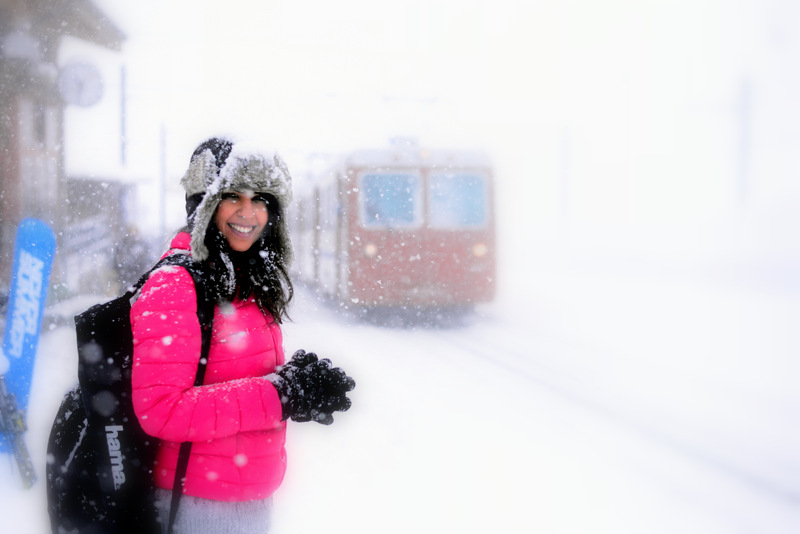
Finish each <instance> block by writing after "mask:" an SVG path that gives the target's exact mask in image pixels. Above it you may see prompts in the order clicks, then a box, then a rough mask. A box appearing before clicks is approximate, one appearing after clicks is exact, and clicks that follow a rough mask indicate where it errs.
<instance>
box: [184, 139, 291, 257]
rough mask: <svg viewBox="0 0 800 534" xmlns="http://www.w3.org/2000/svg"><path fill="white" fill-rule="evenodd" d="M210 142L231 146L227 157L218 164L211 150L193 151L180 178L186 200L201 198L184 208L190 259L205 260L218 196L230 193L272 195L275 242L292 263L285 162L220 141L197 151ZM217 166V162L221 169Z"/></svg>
mask: <svg viewBox="0 0 800 534" xmlns="http://www.w3.org/2000/svg"><path fill="white" fill-rule="evenodd" d="M214 141H216V142H217V146H218V147H219V146H220V145H226V147H225V148H228V147H230V145H232V148H231V149H230V154H228V155H227V158H225V157H224V156H223V157H222V158H221V160H222V161H221V162H220V161H219V160H218V159H217V157H218V154H215V153H214V152H213V151H212V149H211V148H206V149H204V150H201V151H200V152H199V153H197V150H196V151H195V155H193V156H192V158H191V162H190V163H189V168H188V169H187V170H186V174H184V175H183V178H181V185H182V186H183V189H184V190H185V191H186V198H187V199H189V198H190V197H196V196H197V195H202V200H200V203H199V205H197V207H196V208H194V206H192V208H194V209H191V210H190V209H187V211H190V212H189V213H187V215H188V219H189V225H190V227H191V235H192V240H191V247H192V257H193V258H194V259H195V260H196V261H203V260H205V259H207V258H208V248H207V247H206V245H205V242H204V241H205V236H206V231H207V229H208V225H209V224H211V221H212V219H213V218H214V213H215V212H216V210H217V206H218V205H219V202H220V200H221V199H222V195H223V194H224V193H228V192H231V191H238V192H242V191H253V192H259V193H268V194H270V195H272V196H273V197H275V199H276V200H277V201H278V204H279V205H280V209H281V212H282V214H283V216H282V217H281V219H280V220H279V221H277V226H278V227H277V232H278V242H279V244H280V247H281V249H282V252H283V256H284V261H285V263H286V265H289V264H290V263H291V262H292V242H291V238H290V237H289V228H288V227H287V225H286V210H287V208H288V207H289V203H290V202H291V201H292V177H291V176H290V175H289V169H288V168H287V167H286V163H285V162H284V161H283V159H282V158H281V157H280V156H279V155H278V154H277V153H276V152H265V151H263V150H258V149H253V148H251V147H248V146H246V145H244V144H240V143H239V142H236V143H232V142H229V141H227V140H223V139H213V140H209V141H206V142H205V143H203V144H201V145H200V146H199V147H198V149H200V148H201V147H203V145H209V144H210V143H211V142H214ZM217 151H218V152H219V150H217ZM218 163H221V168H220V167H219V166H218ZM187 206H189V203H188V200H187Z"/></svg>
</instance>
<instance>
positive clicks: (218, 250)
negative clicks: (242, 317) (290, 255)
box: [205, 195, 294, 323]
mask: <svg viewBox="0 0 800 534" xmlns="http://www.w3.org/2000/svg"><path fill="white" fill-rule="evenodd" d="M265 196H266V197H267V201H268V203H267V211H268V213H269V220H268V222H267V226H266V228H265V229H264V232H263V233H262V234H261V237H260V238H259V239H258V241H256V242H255V243H254V244H253V246H251V247H250V248H249V249H248V250H246V251H244V252H238V251H235V250H233V249H232V248H231V247H230V245H229V244H228V240H227V239H225V237H224V236H223V235H222V233H221V232H220V231H219V229H218V228H217V225H216V224H210V225H208V229H207V230H206V238H205V244H206V246H207V247H208V251H209V256H208V259H207V260H206V265H207V266H208V268H209V274H210V281H211V284H210V285H211V287H210V289H211V291H212V294H213V295H214V296H215V297H216V300H217V301H218V302H225V301H228V302H229V301H232V300H233V299H234V298H240V299H244V298H247V297H249V296H251V295H252V296H253V297H254V298H255V300H256V302H257V303H258V305H259V307H260V308H261V310H262V311H264V312H267V313H269V314H270V315H271V316H272V317H273V318H274V319H275V321H276V322H278V323H281V322H283V319H287V318H288V317H289V315H288V307H289V302H290V301H291V300H292V297H293V296H294V287H293V286H292V281H291V279H290V278H289V273H288V271H287V269H286V258H285V251H283V250H281V247H280V242H279V241H278V238H277V227H278V224H279V222H280V221H281V219H282V217H283V214H282V213H281V209H280V205H279V204H278V202H277V201H276V200H275V198H274V197H272V196H271V195H265Z"/></svg>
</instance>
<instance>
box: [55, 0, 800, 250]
mask: <svg viewBox="0 0 800 534" xmlns="http://www.w3.org/2000/svg"><path fill="white" fill-rule="evenodd" d="M96 3H97V4H98V5H99V6H100V7H101V8H102V9H104V10H105V11H106V12H107V13H108V15H109V16H110V17H111V18H112V19H114V20H115V21H117V23H118V24H119V26H120V27H121V28H123V30H124V31H125V32H126V33H127V35H128V40H127V41H126V42H125V43H124V49H123V53H122V54H115V53H108V52H105V51H98V50H97V49H95V48H92V47H80V46H78V45H77V44H76V43H75V42H71V43H68V46H65V47H64V50H63V53H62V61H63V60H66V59H68V58H70V57H74V55H76V54H85V55H88V56H91V57H92V58H93V60H94V61H96V62H97V63H99V64H100V65H101V66H102V67H103V68H104V69H105V70H104V74H105V76H106V79H107V91H106V97H105V98H104V100H103V101H102V102H101V103H100V104H98V105H97V106H95V107H93V108H89V109H85V110H74V109H71V110H69V113H68V118H67V120H68V123H67V133H68V142H67V166H68V171H70V172H74V173H83V172H88V173H93V174H98V175H123V176H126V177H128V178H129V179H135V180H137V181H140V182H141V183H142V184H143V189H142V190H143V193H142V195H141V196H142V198H143V199H146V200H148V201H145V202H143V206H142V210H143V211H144V212H148V210H149V211H150V212H151V213H150V214H151V215H152V216H145V217H143V220H144V221H148V222H150V223H151V224H152V222H153V221H156V220H158V214H157V213H153V210H157V207H156V206H154V202H152V201H151V200H150V199H152V198H153V197H154V196H155V195H157V194H158V188H157V184H158V177H159V175H160V168H161V166H160V155H159V147H160V131H161V128H162V126H163V128H164V131H165V132H166V148H167V160H166V169H167V182H168V184H169V187H170V190H171V193H170V197H169V202H168V206H169V208H168V209H169V210H170V212H171V213H174V217H173V218H172V219H170V220H169V222H168V225H167V226H168V229H171V228H173V227H175V226H177V225H179V224H180V223H181V214H182V202H181V194H180V191H179V190H178V189H177V183H178V178H179V177H180V175H181V174H182V172H183V170H184V168H185V165H186V163H187V161H188V156H189V154H190V153H191V150H192V149H193V147H194V146H195V145H196V144H197V142H199V141H200V140H202V139H204V138H205V137H207V136H208V135H210V134H215V133H230V134H233V135H237V136H245V137H249V138H254V139H255V140H257V141H260V142H263V143H264V144H265V145H268V146H269V147H274V148H278V149H279V150H281V151H282V152H283V153H284V155H285V157H286V158H287V160H288V161H289V164H290V168H291V169H292V170H293V173H294V174H295V179H296V180H298V181H301V180H302V179H303V172H302V171H303V168H304V166H305V164H306V162H307V160H306V155H307V154H308V153H309V152H336V151H342V150H348V149H355V148H363V147H381V146H386V144H387V143H388V139H389V138H390V137H392V136H397V135H403V136H415V137H417V138H418V139H419V141H420V144H421V145H423V146H428V147H452V148H480V149H485V150H487V151H488V152H489V153H490V154H491V155H492V157H493V159H494V161H495V165H496V169H497V180H498V198H499V203H498V207H499V211H500V212H501V213H500V219H501V229H505V230H504V233H503V234H502V235H501V243H503V240H505V245H506V248H518V245H519V244H520V243H519V242H518V238H519V237H520V236H523V237H524V240H525V243H522V244H523V245H524V244H528V245H530V246H531V247H533V246H534V245H539V244H542V243H549V244H553V243H569V244H574V245H576V246H610V247H622V248H634V249H640V250H646V251H648V252H654V253H657V254H661V255H670V254H671V253H672V251H680V252H681V253H693V252H697V251H700V250H704V249H706V248H707V245H708V243H714V244H715V245H716V246H719V247H722V248H740V247H745V248H747V247H750V248H753V247H755V248H757V249H759V250H760V249H763V248H764V242H765V241H768V242H770V245H769V246H770V247H772V248H773V249H775V248H777V249H781V250H784V251H785V250H786V248H787V247H789V248H790V249H791V250H796V247H795V246H794V245H790V244H788V243H787V241H786V240H785V237H787V236H788V235H789V234H787V233H786V228H788V227H790V226H791V225H792V223H793V222H795V221H796V219H795V216H794V215H793V214H794V213H795V212H796V209H795V208H796V206H795V205H794V204H795V202H794V200H791V199H793V198H796V197H797V195H798V194H800V185H798V184H800V180H797V172H798V170H800V165H799V164H798V163H795V160H796V158H795V157H794V156H793V155H792V154H793V153H794V152H796V146H797V143H798V141H800V133H798V129H797V128H796V127H795V126H794V125H795V124H798V122H800V121H798V120H796V119H798V118H800V104H799V103H798V102H797V97H796V96H795V95H796V94H798V91H800V81H799V80H800V77H798V75H797V74H796V72H795V71H796V68H795V65H796V64H797V59H798V54H800V41H799V40H798V37H797V36H796V32H794V30H793V28H796V24H793V21H794V22H800V18H799V17H798V14H799V13H798V8H797V7H794V6H793V5H792V4H791V3H790V2H789V1H788V0H771V1H768V2H760V1H759V2H755V1H751V0H736V1H733V2H722V1H714V0H700V1H689V0H661V1H660V0H654V1H648V2H641V1H634V0H610V1H606V2H602V3H600V2H594V1H590V0H570V1H540V2H523V1H515V0H501V1H499V2H493V3H491V4H490V3H485V2H479V1H467V2H464V1H455V0H435V1H422V0H409V1H404V2H402V3H399V2H375V1H362V0H343V1H340V2H326V1H322V0H308V1H270V2H266V3H264V2H255V1H247V0H231V1H229V2H225V3H222V2H210V1H187V0H174V1H171V2H158V1H155V0H144V1H142V2H137V3H136V4H130V3H120V2H114V1H112V0H96ZM94 58H96V59H94ZM121 64H124V65H125V68H126V70H127V79H128V84H127V93H128V100H127V109H128V117H127V121H128V127H127V133H128V154H127V155H128V161H127V163H126V165H125V166H122V165H120V156H119V143H118V141H117V135H118V132H119V109H120V101H119V69H120V65H121ZM748 95H749V96H748ZM742 179H744V182H742ZM742 183H744V184H745V188H744V189H742ZM743 227H744V228H746V230H745V231H742V230H741V228H743ZM522 248H523V249H524V248H525V247H524V246H523V247H522ZM793 254H794V253H793Z"/></svg>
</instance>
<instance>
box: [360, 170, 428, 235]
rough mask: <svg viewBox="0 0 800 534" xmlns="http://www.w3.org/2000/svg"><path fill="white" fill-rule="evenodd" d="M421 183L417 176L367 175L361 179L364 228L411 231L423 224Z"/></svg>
mask: <svg viewBox="0 0 800 534" xmlns="http://www.w3.org/2000/svg"><path fill="white" fill-rule="evenodd" d="M419 184H420V180H419V176H417V175H415V174H399V173H397V174H389V173H386V174H383V173H382V174H365V175H363V176H362V178H361V214H362V216H361V220H362V221H363V223H364V226H379V227H392V228H398V227H410V226H418V225H419V223H420V219H421V217H420V208H419V206H420V192H419V189H420V186H419Z"/></svg>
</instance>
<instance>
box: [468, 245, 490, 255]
mask: <svg viewBox="0 0 800 534" xmlns="http://www.w3.org/2000/svg"><path fill="white" fill-rule="evenodd" d="M487 252H489V249H488V248H487V247H486V245H484V244H483V243H475V244H474V245H472V254H473V255H474V256H475V257H477V258H482V257H483V256H486V253H487Z"/></svg>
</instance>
